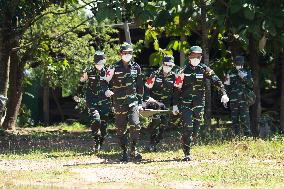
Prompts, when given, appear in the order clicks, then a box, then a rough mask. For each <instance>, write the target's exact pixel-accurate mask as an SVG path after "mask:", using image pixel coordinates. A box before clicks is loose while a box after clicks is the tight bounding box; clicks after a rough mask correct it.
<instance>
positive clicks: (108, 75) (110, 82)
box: [104, 67, 115, 90]
mask: <svg viewBox="0 0 284 189" xmlns="http://www.w3.org/2000/svg"><path fill="white" fill-rule="evenodd" d="M114 71H115V67H109V68H108V69H107V70H106V74H105V77H104V79H105V80H106V81H107V82H108V86H109V89H110V90H111V89H112V86H113V80H112V78H113V75H114Z"/></svg>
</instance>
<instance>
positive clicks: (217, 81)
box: [204, 66, 227, 95]
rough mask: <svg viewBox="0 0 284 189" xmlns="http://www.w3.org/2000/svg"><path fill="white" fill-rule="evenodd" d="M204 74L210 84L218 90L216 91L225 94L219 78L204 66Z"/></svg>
mask: <svg viewBox="0 0 284 189" xmlns="http://www.w3.org/2000/svg"><path fill="white" fill-rule="evenodd" d="M204 72H205V76H206V77H207V78H208V79H210V80H211V82H212V83H213V85H214V86H215V87H216V88H217V89H218V91H220V92H221V93H222V94H223V95H225V94H227V92H226V89H225V86H224V85H223V83H222V81H221V80H220V79H219V77H218V76H217V75H216V74H215V72H214V71H213V70H212V69H211V68H209V67H208V66H205V69H204Z"/></svg>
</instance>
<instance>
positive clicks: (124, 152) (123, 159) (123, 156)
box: [120, 149, 128, 162]
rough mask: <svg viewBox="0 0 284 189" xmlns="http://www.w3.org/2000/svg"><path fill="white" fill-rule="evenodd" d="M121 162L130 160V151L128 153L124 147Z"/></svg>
mask: <svg viewBox="0 0 284 189" xmlns="http://www.w3.org/2000/svg"><path fill="white" fill-rule="evenodd" d="M120 161H121V162H128V153H127V150H126V149H124V150H123V151H122V155H121V159H120Z"/></svg>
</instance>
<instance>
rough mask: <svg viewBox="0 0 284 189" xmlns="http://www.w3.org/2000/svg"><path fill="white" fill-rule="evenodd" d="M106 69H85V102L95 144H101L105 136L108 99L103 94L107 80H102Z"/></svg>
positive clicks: (106, 86) (108, 107) (108, 106)
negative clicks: (86, 79) (86, 77)
mask: <svg viewBox="0 0 284 189" xmlns="http://www.w3.org/2000/svg"><path fill="white" fill-rule="evenodd" d="M105 74H106V70H105V69H104V68H103V69H102V70H101V71H98V70H97V69H96V68H91V69H90V70H87V75H88V81H87V90H86V104H87V108H88V113H89V117H90V125H91V129H92V133H93V136H94V139H95V142H96V145H100V146H101V145H102V143H103V141H104V138H105V136H106V128H107V122H108V115H109V112H110V99H109V98H107V97H106V96H105V91H106V90H108V82H107V81H105V80H104V77H105Z"/></svg>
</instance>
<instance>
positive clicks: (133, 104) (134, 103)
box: [128, 101, 138, 108]
mask: <svg viewBox="0 0 284 189" xmlns="http://www.w3.org/2000/svg"><path fill="white" fill-rule="evenodd" d="M132 106H138V101H134V102H132V103H131V104H129V105H128V107H129V108H130V107H132Z"/></svg>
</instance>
